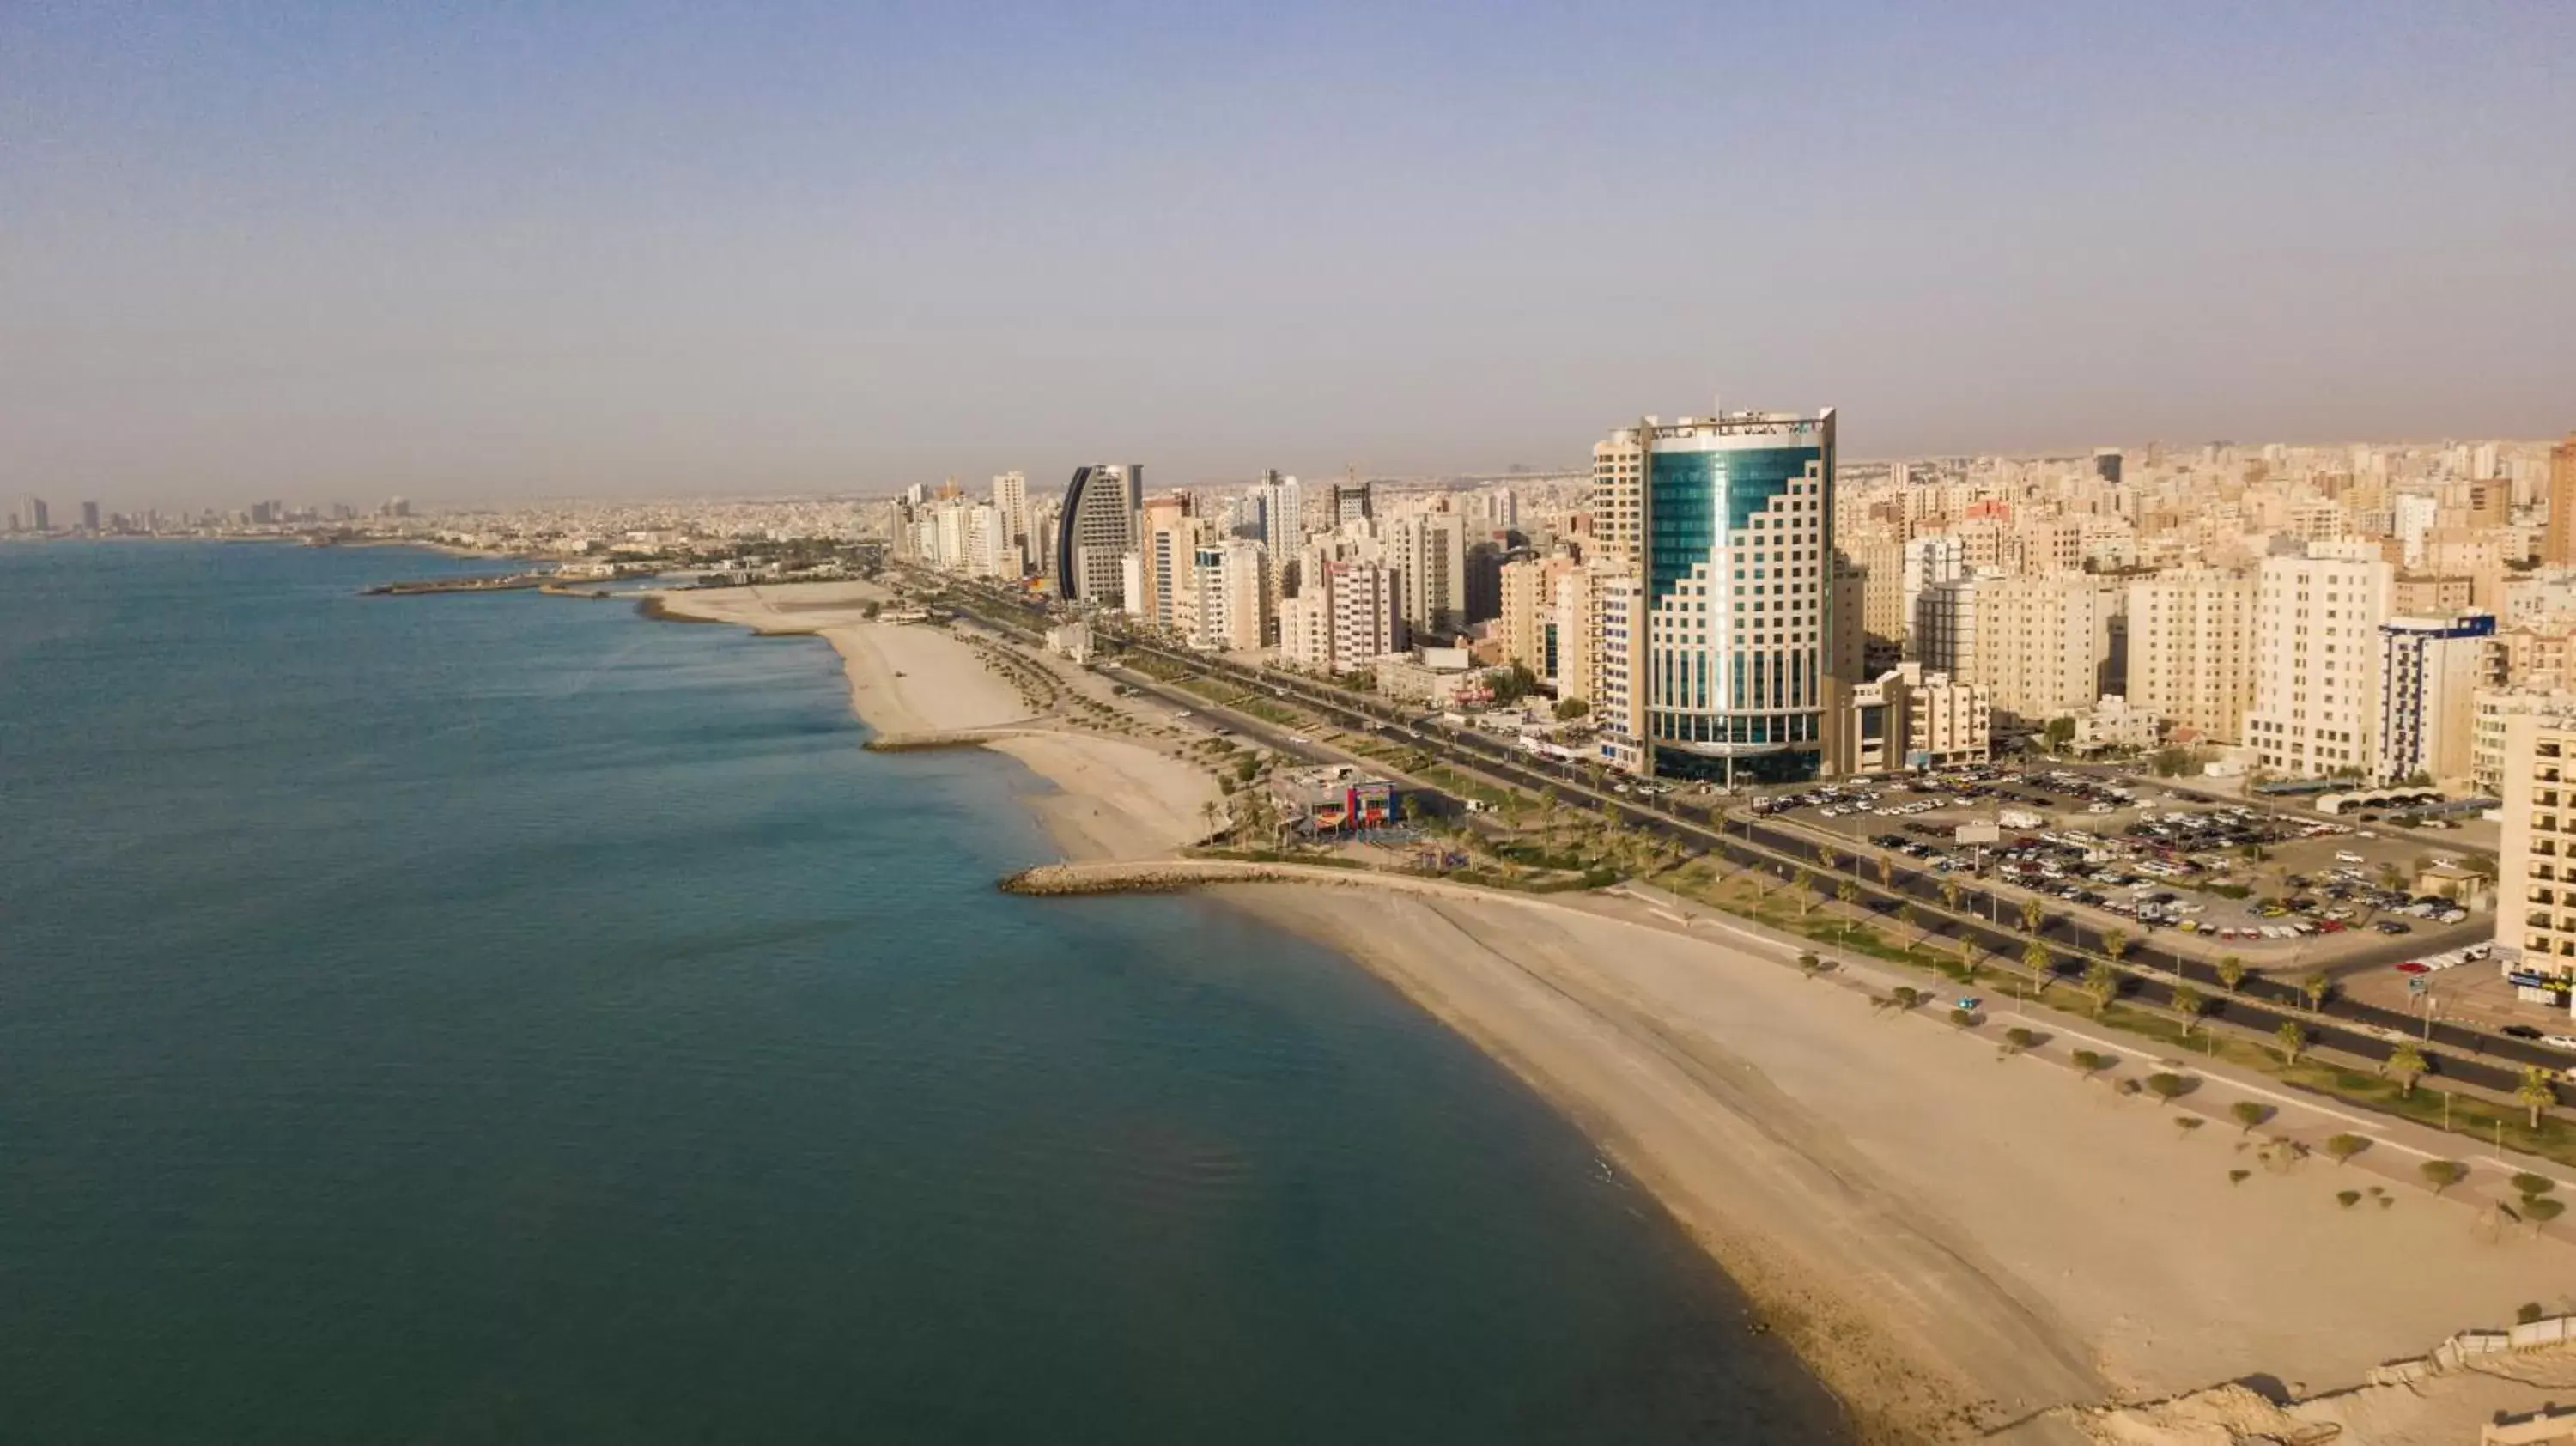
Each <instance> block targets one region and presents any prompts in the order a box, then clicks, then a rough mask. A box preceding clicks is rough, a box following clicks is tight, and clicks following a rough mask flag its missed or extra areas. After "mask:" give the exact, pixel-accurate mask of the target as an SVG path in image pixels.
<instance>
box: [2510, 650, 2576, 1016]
mask: <svg viewBox="0 0 2576 1446" xmlns="http://www.w3.org/2000/svg"><path fill="white" fill-rule="evenodd" d="M2554 701H2555V703H2556V704H2557V705H2560V706H2551V707H2548V708H2533V709H2530V710H2528V711H2516V712H2512V713H2508V714H2506V715H2505V716H2504V745H2503V750H2502V751H2503V765H2502V772H2503V781H2504V790H2503V793H2502V794H2501V797H2502V798H2503V800H2504V807H2503V808H2502V809H2501V810H2499V812H2500V813H2501V814H2502V815H2503V818H2504V837H2503V840H2502V847H2501V848H2500V849H2498V850H2497V860H2496V861H2497V871H2496V872H2497V879H2496V924H2495V940H2496V950H2497V952H2498V953H2500V954H2502V955H2504V956H2505V957H2506V958H2507V959H2509V960H2511V959H2514V956H2515V955H2516V954H2519V955H2520V958H2519V960H2518V961H2516V963H2517V964H2518V967H2519V969H2520V971H2521V972H2524V973H2526V974H2533V975H2540V976H2543V977H2545V978H2547V979H2549V980H2551V981H2553V982H2554V984H2555V991H2554V992H2555V993H2556V994H2557V995H2558V996H2559V997H2560V998H2561V999H2565V998H2567V997H2568V989H2567V985H2568V983H2569V981H2571V980H2576V892H2571V886H2576V792H2571V791H2570V790H2571V787H2576V771H2571V769H2576V714H2570V713H2569V712H2567V711H2564V706H2563V705H2566V704H2567V703H2569V702H2570V701H2571V700H2566V699H2560V700H2554Z"/></svg>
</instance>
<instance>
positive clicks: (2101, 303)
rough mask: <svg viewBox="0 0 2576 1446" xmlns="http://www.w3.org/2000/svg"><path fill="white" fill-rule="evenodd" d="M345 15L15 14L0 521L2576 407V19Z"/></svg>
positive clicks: (1918, 440)
mask: <svg viewBox="0 0 2576 1446" xmlns="http://www.w3.org/2000/svg"><path fill="white" fill-rule="evenodd" d="M2217 19H2223V21H2224V23H2223V24H2222V23H2212V22H2213V20H2217ZM308 22H309V17H303V18H299V16H298V13H297V12H295V11H294V10H292V9H291V8H288V7H283V6H277V5H241V6H235V7H232V8H230V9H228V10H224V11H220V12H213V13H203V12H201V13H199V14H196V15H193V16H189V17H177V16H153V17H146V16H135V15H131V14H108V13H102V12H92V13H73V12H50V13H46V14H43V15H32V16H31V15H22V16H16V17H12V18H11V19H10V20H9V21H7V22H5V25H4V26H0V49H5V50H6V51H7V52H8V53H11V54H12V55H13V56H16V57H17V58H18V59H19V60H20V61H21V62H22V63H21V64H19V65H18V66H17V67H16V69H18V70H19V71H20V72H22V73H23V74H24V75H25V76H27V77H28V78H29V80H28V83H27V84H26V85H24V86H21V87H13V91H12V94H11V96H10V97H9V98H8V99H7V100H5V101H0V116H5V117H6V118H7V119H8V121H9V122H10V124H11V128H12V130H13V132H14V133H16V134H20V135H24V136H30V137H35V138H37V139H38V140H40V141H41V144H34V145H29V146H26V147H22V148H19V149H18V150H16V151H14V152H12V153H11V155H10V156H8V157H5V158H0V187H5V188H6V189H7V190H8V191H9V193H10V194H12V195H13V197H15V198H17V200H18V203H19V204H18V205H17V206H16V207H15V208H14V212H13V217H12V248H11V249H12V267H11V270H10V273H9V275H8V276H7V278H6V280H5V281H0V288H5V290H6V293H7V295H8V298H9V301H10V304H11V307H12V311H13V316H14V328H13V329H14V332H15V335H16V337H17V338H18V339H19V341H20V343H21V345H20V347H19V348H17V349H16V350H15V351H14V352H13V353H12V354H10V355H8V356H6V357H0V418H5V420H6V422H7V424H8V426H9V428H10V430H11V433H12V436H13V439H14V442H15V445H14V446H13V448H12V449H11V452H10V454H9V455H8V457H6V458H5V459H0V495H11V496H20V495H26V494H29V493H36V494H40V495H50V496H61V497H99V498H120V497H128V498H149V499H152V500H153V505H160V506H194V505H202V504H204V503H207V502H211V501H216V500H220V499H226V498H231V497H240V496H288V497H296V498H314V499H322V498H328V497H332V496H351V497H382V496H386V495H393V494H402V495H408V496H412V497H416V498H422V499H427V500H434V501H440V502H449V501H458V500H465V499H481V500H492V501H516V500H525V499H529V498H533V497H540V496H543V497H564V496H602V495H633V496H649V495H740V494H747V493H772V494H777V493H816V492H865V493H877V494H881V493H885V492H889V491H894V490H897V489H899V488H900V487H901V486H902V485H903V484H904V483H906V482H909V481H916V480H921V479H923V478H926V477H927V478H935V477H939V476H946V475H956V476H960V477H982V476H986V475H989V474H991V473H993V472H997V471H1002V470H1007V469H1011V468H1023V469H1025V470H1028V471H1029V472H1030V473H1031V474H1032V475H1033V476H1045V477H1052V476H1053V475H1054V474H1055V473H1057V472H1059V471H1062V472H1067V473H1069V471H1070V466H1069V465H1063V466H1054V467H1051V466H1047V465H1045V464H1044V463H1043V462H1042V460H1041V459H1044V458H1049V457H1055V458H1063V459H1067V461H1068V463H1069V462H1070V461H1071V460H1072V459H1079V458H1084V457H1092V456H1099V455H1113V454H1116V453H1117V452H1118V451H1119V450H1120V449H1122V448H1135V447H1138V446H1140V445H1141V446H1142V447H1143V448H1144V449H1145V450H1146V451H1147V452H1149V453H1150V454H1151V457H1150V460H1151V461H1152V463H1153V465H1154V466H1155V467H1156V470H1157V475H1158V476H1161V477H1163V478H1166V479H1170V480H1171V481H1172V482H1175V483H1190V482H1195V481H1200V480H1214V479H1218V478H1227V477H1237V476H1245V475H1249V474H1251V473H1253V472H1256V471H1257V470H1258V469H1259V468H1260V467H1262V466H1271V465H1281V464H1282V463H1286V462H1289V461H1291V459H1293V458H1296V457H1301V456H1302V457H1308V458H1316V459H1318V460H1319V461H1320V463H1321V465H1310V466H1305V467H1299V466H1290V467H1289V468H1288V470H1296V471H1299V472H1300V474H1301V475H1309V476H1313V475H1324V474H1327V473H1333V472H1339V471H1340V470H1341V468H1342V466H1343V465H1345V464H1348V463H1356V464H1357V465H1359V466H1360V467H1361V468H1362V469H1364V470H1365V471H1367V472H1370V473H1373V474H1376V475H1394V476H1414V475H1430V474H1442V473H1460V472H1487V471H1493V472H1498V471H1502V470H1504V469H1506V468H1508V467H1510V466H1512V465H1513V464H1515V463H1519V464H1525V465H1529V466H1533V467H1538V468H1543V469H1553V468H1555V467H1558V466H1577V465H1579V462H1580V458H1579V450H1570V449H1568V448H1567V447H1566V445H1565V441H1564V439H1565V438H1567V437H1569V436H1576V437H1579V436H1584V435H1593V434H1597V433H1598V431H1599V429H1600V428H1602V427H1603V426H1605V425H1610V424H1614V423H1615V422H1616V421H1617V420H1618V419H1619V418H1620V417H1622V416H1623V415H1624V414H1625V409H1626V408H1627V407H1628V406H1629V405H1631V404H1632V403H1633V399H1634V398H1637V397H1654V398H1657V399H1672V400H1673V403H1674V404H1677V405H1678V407H1679V408H1680V409H1682V410H1689V411H1700V410H1714V409H1715V408H1716V407H1718V406H1719V405H1721V404H1723V405H1727V406H1733V405H1738V404H1740V402H1742V401H1750V400H1753V399H1754V398H1755V393H1756V392H1757V391H1758V393H1759V400H1760V401H1761V402H1762V403H1763V404H1765V405H1773V406H1803V407H1814V406H1817V405H1821V404H1822V403H1823V402H1824V401H1826V400H1828V399H1830V400H1831V401H1832V402H1833V403H1834V404H1835V405H1837V406H1838V407H1840V408H1842V409H1843V411H1844V412H1845V413H1846V415H1849V416H1851V417H1853V418H1855V419H1862V420H1861V421H1860V424H1859V425H1858V426H1857V427H1856V430H1855V431H1854V433H1853V434H1852V437H1851V455H1853V456H1854V457H1856V458H1857V457H1901V456H1951V455H1965V454H1976V453H2002V454H2033V453H2040V454H2048V453H2059V452H2070V451H2078V450H2082V449H2084V448H2087V447H2090V446H2093V445H2097V444H2101V443H2104V442H2106V441H2115V440H2118V439H2121V438H2136V437H2141V436H2166V437H2171V438H2174V439H2177V440H2181V439H2198V438H2210V437H2238V438H2244V437H2250V436H2275V437H2327V436H2339V437H2361V436H2373V437H2423V438H2428V439H2430V438H2435V437H2445V436H2513V437H2528V438H2535V439H2537V438H2545V437H2550V436H2555V435H2558V434H2559V433H2560V432H2561V431H2562V430H2563V426H2564V419H2563V417H2562V416H2560V415H2558V413H2559V411H2560V410H2561V409H2562V407H2563V398H2562V397H2561V396H2560V395H2559V394H2558V393H2557V391H2556V390H2554V388H2555V384H2556V379H2557V378H2561V377H2564V376H2565V375H2567V374H2569V371H2570V369H2571V367H2576V328H2569V327H2567V326H2564V325H2553V324H2549V319H2550V318H2553V317H2556V318H2564V317H2566V316H2568V315H2571V314H2576V277H2571V276H2570V275H2569V273H2568V268H2566V267H2565V266H2564V265H2563V264H2562V262H2561V259H2560V258H2561V257H2563V254H2564V247H2565V244H2566V241H2567V238H2568V237H2569V236H2570V235H2571V234H2576V199H2571V198H2570V196H2569V195H2568V193H2567V190H2566V188H2564V187H2557V186H2550V185H2546V184H2542V182H2543V181H2545V180H2546V178H2548V177H2551V176H2553V175H2556V174H2559V173H2560V172H2561V171H2563V161H2561V160H2560V159H2559V158H2557V157H2556V156H2555V154H2554V151H2553V149H2552V143H2551V141H2550V139H2549V138H2550V137H2552V136H2556V135H2563V134H2565V133H2567V131H2568V130H2569V129H2570V126H2571V123H2576V114H2571V108H2576V102H2571V100H2570V99H2569V98H2568V97H2567V96H2566V95H2565V94H2564V93H2563V91H2562V90H2559V89H2557V88H2553V86H2552V85H2551V84H2550V76H2549V70H2548V63H2549V58H2550V57H2552V56H2554V55H2557V54H2563V53H2565V52H2566V51H2567V50H2568V48H2569V47H2570V45H2571V43H2576V15H2571V14H2570V13H2569V12H2567V11H2565V10H2564V9H2563V8H2562V7H2551V6H2540V5H2528V6H2494V7H2485V8H2481V9H2480V10H2478V11H2476V12H2475V13H2474V14H2470V13H2467V12H2447V11H2426V10H2420V9H2414V8H2409V7H2401V6H2372V7H2362V8H2354V7H2341V6H2338V7H2323V6H2314V7H2306V6H2281V7H2265V8H2263V9H2260V10H2252V11H2244V10H2229V11H2225V12H2215V11H2210V10H2203V9H2196V8H2193V7H2178V8H2172V9H2168V10H2160V11H2157V12H2155V13H2154V14H2130V13H2127V12H2122V11H2111V10H2088V11H2083V12H2080V13H2070V12H2067V11H2065V10H2063V9H2061V8H2041V7H2026V8H2016V7H2005V8H2002V9H1997V10H1993V11H1986V12H1981V13H1980V14H1978V15H1975V16H1965V17H1963V16H1950V15H1943V16H1938V17H1934V16H1924V15H1918V14H1912V13H1909V12H1906V11H1904V10H1901V9H1898V8H1895V7H1882V6H1866V5H1856V6H1844V7H1837V8H1836V9H1834V10H1833V11H1831V12H1829V13H1826V14H1823V15H1806V14H1802V15H1801V16H1799V17H1798V18H1797V19H1795V20H1794V21H1791V20H1782V19H1779V18H1776V17H1770V16H1765V15H1762V14H1757V13H1752V12H1749V11H1739V10H1735V9H1730V8H1724V7H1721V8H1718V9H1714V10H1700V9H1692V8H1685V7H1662V6H1637V7H1628V8H1625V9H1623V10H1621V11H1619V12H1618V13H1615V14H1587V16H1586V17H1585V18H1584V19H1583V20H1582V21H1581V22H1579V23H1578V22H1577V21H1575V20H1573V19H1570V18H1567V17H1564V16H1557V15H1549V14H1545V13H1542V12H1539V11H1537V10H1536V9H1534V8H1527V7H1523V8H1516V9H1511V10H1505V11H1499V12H1494V13H1491V14H1487V15H1480V16H1478V17H1476V22H1475V23H1473V24H1459V23H1454V19H1453V18H1444V17H1440V16H1437V15H1433V14H1428V13H1423V12H1419V11H1415V12H1409V13H1405V14H1400V15H1388V14H1384V13H1380V12H1379V11H1375V10H1367V9H1362V8H1359V7H1347V8H1346V7H1334V6H1327V7H1318V8H1311V9H1308V10H1305V11H1302V12H1299V13H1296V14H1273V13H1269V12H1255V11H1252V10H1249V9H1245V8H1239V7H1225V6H1218V7H1205V8H1200V9H1193V10H1190V11H1186V12H1183V11H1168V12H1166V11H1159V10H1157V9H1154V8H1151V7H1144V8H1130V9H1123V10H1118V11H1114V12H1111V13H1109V14H1107V15H1104V16H1098V17H1092V18H1090V19H1087V20H1086V21H1084V22H1083V23H1079V24H1076V23H1073V22H1070V21H1068V20H1066V19H1065V18H1064V17H1061V16H1056V15H1052V14H1049V13H1046V12H1043V11H1029V12H1027V13H1022V14H1016V15H1012V16H1005V17H999V18H998V23H996V19H995V18H994V17H973V18H969V17H954V18H951V17H947V16H937V17H899V16H894V15H889V14H886V13H879V12H870V13H861V14H833V15H821V14H815V13H808V12H799V11H791V10H787V9H783V8H773V9H767V10H763V11H760V12H756V14H755V15H754V16H753V18H752V20H751V22H750V23H749V24H748V25H746V24H744V23H743V22H741V21H740V20H719V19H715V18H711V17H681V16H661V17H649V16H648V17H644V18H641V19H638V18H637V17H634V16H632V15H630V14H628V13H626V12H623V11H618V10H611V9H609V8H606V7H583V6H576V7H571V8H569V9H565V10H561V11H557V12H550V14H549V15H548V16H547V17H545V18H543V19H524V18H507V19H491V20H487V21H486V22H484V23H482V24H480V25H474V26H453V25H442V24H437V23H433V22H430V21H428V20H425V19H421V18H418V17H403V16H399V15H376V14H354V13H352V14H345V15H337V16H334V17H333V18H332V21H331V23H330V24H327V25H315V24H310V23H308ZM1640 35H1652V36H1655V37H1657V44H1658V47H1659V48H1661V49H1668V50H1673V51H1677V52H1681V53H1693V52H1698V53H1705V54H1707V55H1708V56H1709V57H1710V58H1711V63H1712V64H1717V65H1721V66H1723V68H1724V69H1725V70H1726V72H1727V74H1728V76H1729V83H1728V85H1726V86H1723V87H1690V86H1663V87H1651V88H1648V89H1647V90H1644V91H1641V90H1640V89H1639V88H1638V87H1636V86H1634V85H1632V84H1628V83H1626V81H1627V78H1628V77H1629V75H1630V72H1631V70H1632V69H1633V67H1634V65H1635V61H1634V54H1635V40H1636V38H1637V37H1638V36H1640ZM1780 56H1797V57H1801V63H1798V64H1777V65H1773V64H1767V63H1766V64H1751V63H1746V61H1747V59H1748V58H1750V57H1780ZM1730 57H1732V59H1730ZM1073 75H1080V76H1083V77H1084V84H1083V85H1082V87H1081V88H1080V91H1079V92H1078V97H1077V93H1076V92H1074V91H1073V90H1072V89H1071V87H1070V86H1069V83H1068V81H1067V77H1068V76H1073ZM970 95H971V96H973V97H975V104H973V105H971V106H969V105H963V104H960V103H959V99H960V98H961V97H964V96H970ZM1681 176H1688V177H1689V178H1690V181H1689V183H1688V184H1680V183H1678V182H1677V179H1676V178H1677V177H1681ZM1640 196H1643V197H1650V198H1651V199H1652V201H1653V204H1652V206H1651V207H1649V208H1648V210H1647V212H1646V213H1645V214H1646V215H1647V217H1648V218H1649V219H1650V221H1651V224H1635V225H1621V226H1603V225H1599V224H1596V223H1595V221H1594V220H1593V218H1594V217H1596V216H1598V215H1600V214H1604V213H1605V212H1607V211H1609V210H1610V209H1611V208H1614V207H1620V206H1624V205H1626V204H1628V203H1629V202H1630V201H1632V200H1633V199H1634V198H1637V197H1640ZM1087 215H1088V216H1092V217H1096V218H1114V224H1107V223H1100V222H1094V221H1086V220H1085V217H1086V216H1087ZM1613 315H1619V316H1641V317H1644V318H1647V319H1649V321H1650V324H1648V325H1645V326H1642V327H1639V326H1631V327H1626V328H1623V329H1622V331H1621V337H1620V340H1619V341H1618V342H1617V343H1616V344H1609V343H1606V342H1605V336H1606V335H1607V332H1606V329H1605V327H1604V324H1603V323H1604V322H1605V320H1606V319H1607V318H1608V317H1610V316H1613Z"/></svg>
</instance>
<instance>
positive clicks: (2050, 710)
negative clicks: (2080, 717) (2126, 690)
mask: <svg viewBox="0 0 2576 1446" xmlns="http://www.w3.org/2000/svg"><path fill="white" fill-rule="evenodd" d="M2119 601H2120V599H2119V595H2118V593H2116V592H2115V591H2113V590H2112V589H2111V588H2109V587H2107V586H2106V585H2104V584H2103V583H2102V582H2101V581H2099V580H2097V579H2095V578H2093V577H2091V576H2088V575H2086V574H2083V573H2052V574H2049V575H2047V576H2042V577H1999V578H1980V579H1978V581H1977V628H1976V638H1977V647H1976V655H1975V657H1974V658H1972V659H1971V660H1970V667H1969V669H1968V673H1967V681H1969V682H1971V683H1974V684H1976V685H1977V686H1978V687H1980V688H1982V689H1984V690H1985V693H1986V696H1987V698H1988V700H1989V701H1990V702H1991V703H1992V704H1993V706H1994V709H1995V711H1996V712H1998V713H2004V714H2009V715H2010V716H2011V717H2013V718H2014V719H2016V720H2018V721H2019V722H2021V723H2023V724H2026V725H2029V726H2032V727H2036V726H2038V725H2040V724H2044V723H2046V722H2048V721H2049V720H2050V719H2053V718H2065V717H2071V716H2073V715H2074V714H2077V713H2080V712H2082V711H2084V710H2085V709H2087V708H2090V707H2092V706H2093V700H2095V699H2097V698H2099V697H2101V696H2102V694H2103V692H2104V691H2105V689H2104V687H2103V684H2104V682H2105V681H2106V680H2105V676H2104V669H2105V668H2106V667H2108V666H2109V664H2110V661H2111V652H2112V641H2111V634H2112V618H2113V616H2114V615H2115V614H2116V612H2117V611H2118V604H2119Z"/></svg>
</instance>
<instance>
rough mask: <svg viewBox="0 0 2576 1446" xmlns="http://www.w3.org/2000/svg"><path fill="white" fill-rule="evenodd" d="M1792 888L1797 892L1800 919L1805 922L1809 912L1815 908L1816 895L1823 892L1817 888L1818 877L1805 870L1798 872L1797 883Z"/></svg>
mask: <svg viewBox="0 0 2576 1446" xmlns="http://www.w3.org/2000/svg"><path fill="white" fill-rule="evenodd" d="M1791 887H1792V888H1794V889H1795V890H1796V892H1797V895H1798V917H1799V918H1800V919H1801V920H1803V919H1805V918H1806V917H1807V910H1809V909H1810V908H1813V907H1814V906H1815V898H1816V895H1817V894H1819V893H1822V892H1823V890H1821V889H1818V888H1817V887H1816V876H1815V875H1814V874H1811V873H1808V872H1807V871H1806V870H1805V869H1800V870H1798V879H1797V882H1796V883H1795V884H1794V885H1792V886H1791Z"/></svg>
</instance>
